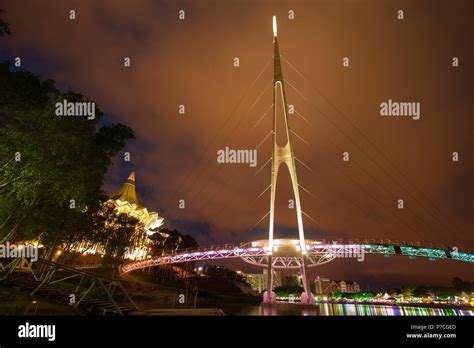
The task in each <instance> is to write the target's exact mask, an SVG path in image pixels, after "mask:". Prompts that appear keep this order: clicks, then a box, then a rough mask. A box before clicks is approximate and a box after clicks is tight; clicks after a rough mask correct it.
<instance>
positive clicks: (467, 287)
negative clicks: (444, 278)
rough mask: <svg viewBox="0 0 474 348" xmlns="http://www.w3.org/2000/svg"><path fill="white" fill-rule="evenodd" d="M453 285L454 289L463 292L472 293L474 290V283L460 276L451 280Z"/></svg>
mask: <svg viewBox="0 0 474 348" xmlns="http://www.w3.org/2000/svg"><path fill="white" fill-rule="evenodd" d="M451 285H452V286H453V288H454V289H456V290H458V291H461V292H465V293H471V292H473V291H474V286H473V283H471V282H470V281H464V280H462V279H461V278H458V277H454V278H453V280H452V281H451Z"/></svg>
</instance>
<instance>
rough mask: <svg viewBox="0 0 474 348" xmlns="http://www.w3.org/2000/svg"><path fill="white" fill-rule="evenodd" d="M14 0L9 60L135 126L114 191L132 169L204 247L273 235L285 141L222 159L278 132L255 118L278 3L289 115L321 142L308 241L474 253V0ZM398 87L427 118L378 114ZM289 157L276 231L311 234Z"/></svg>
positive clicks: (309, 179) (309, 185)
mask: <svg viewBox="0 0 474 348" xmlns="http://www.w3.org/2000/svg"><path fill="white" fill-rule="evenodd" d="M0 8H2V9H4V10H5V11H6V12H5V13H4V14H3V17H4V18H5V20H6V21H8V22H9V23H10V25H11V29H12V35H11V36H10V37H6V38H2V39H1V40H0V58H1V59H13V58H14V57H21V59H22V67H21V69H24V70H28V71H31V72H33V73H35V74H39V75H40V76H42V77H43V78H51V79H53V80H55V81H56V83H57V85H58V86H59V87H60V88H62V89H67V88H72V89H73V90H75V91H78V92H81V93H82V94H84V95H85V96H86V97H88V98H90V99H91V100H94V101H95V102H97V103H98V104H99V105H100V107H101V109H102V110H103V111H104V112H105V114H106V117H105V120H104V122H122V123H124V124H126V125H129V126H131V127H132V128H133V129H134V131H135V134H136V140H134V141H131V142H129V143H128V145H127V147H126V148H125V149H124V151H122V153H121V154H120V155H119V156H118V157H117V158H116V159H115V161H114V165H113V166H112V167H111V168H110V172H109V174H108V178H107V181H106V182H105V183H104V190H105V191H106V192H108V193H112V192H113V191H114V190H115V189H116V188H117V187H118V186H119V185H120V184H121V183H122V182H123V181H124V180H125V179H126V177H127V175H128V172H129V171H130V170H131V169H132V168H133V167H135V168H136V170H137V174H136V175H137V191H138V194H139V196H140V198H141V200H142V202H143V203H144V204H145V206H146V207H147V208H148V209H150V210H152V211H158V212H159V213H160V215H162V216H163V217H164V218H165V222H166V226H167V227H170V228H177V229H179V230H180V231H181V232H183V233H188V234H191V235H193V236H194V237H195V238H196V239H197V240H198V242H199V243H200V244H201V245H211V244H218V243H219V244H221V243H232V242H246V241H251V240H255V239H263V238H268V232H267V230H268V218H266V219H263V220H262V222H261V223H260V224H259V225H258V226H257V227H255V228H254V229H253V230H251V229H252V227H253V226H254V225H255V224H256V223H257V222H258V221H259V220H260V219H261V218H262V217H263V216H264V215H265V214H266V213H267V212H268V209H269V197H270V194H269V191H267V192H266V193H265V194H264V195H262V196H261V197H260V198H259V199H257V197H258V196H259V194H260V193H261V192H262V191H264V190H265V189H266V188H267V186H268V185H269V184H270V166H269V165H267V166H266V167H265V168H263V170H262V171H261V172H260V173H259V174H258V175H255V174H256V172H257V170H258V169H260V167H261V166H263V165H264V164H265V162H266V161H267V160H268V159H269V158H270V156H271V138H267V139H266V140H265V142H264V143H263V144H262V145H261V146H260V147H259V149H258V164H257V166H256V167H255V168H251V167H249V166H248V164H220V163H217V160H216V158H217V155H216V153H217V151H218V150H220V149H224V148H225V147H226V146H228V147H229V148H233V149H255V148H256V146H257V145H258V144H260V143H261V142H262V141H263V140H264V139H265V137H266V136H267V135H268V134H269V132H270V131H271V127H272V116H271V112H268V113H267V114H265V116H264V117H263V118H262V119H261V121H260V122H259V123H258V124H257V122H258V121H259V119H260V118H261V117H262V115H264V113H265V112H266V111H267V110H268V109H269V108H270V106H271V104H272V88H271V86H270V84H271V81H272V77H273V75H272V73H273V70H272V55H273V47H272V27H271V25H272V16H273V15H276V16H277V18H278V36H279V43H280V50H281V54H282V56H283V63H282V64H283V65H282V66H283V74H284V76H285V79H286V81H287V85H286V95H287V101H288V103H289V104H292V105H294V106H295V109H296V110H297V112H298V114H294V115H291V116H290V123H291V127H292V129H293V131H294V132H295V133H296V134H297V135H298V136H299V137H301V138H302V139H304V141H305V142H306V143H305V142H304V141H303V140H301V139H300V138H297V137H296V136H294V137H293V144H294V149H295V154H296V157H298V158H299V159H300V160H301V161H302V162H304V163H305V164H306V165H308V166H309V167H310V168H311V170H309V169H307V168H306V167H305V166H304V165H302V164H300V163H299V162H298V163H297V170H298V177H299V182H300V184H301V185H302V186H303V187H304V188H305V189H307V190H308V191H310V192H311V193H312V195H310V194H308V193H306V192H304V191H300V194H301V198H302V209H303V211H304V212H305V213H307V214H308V215H309V216H311V219H310V218H307V217H304V224H305V233H306V236H307V238H314V239H318V238H327V239H331V238H383V239H393V240H397V239H400V240H417V241H426V242H432V243H434V244H447V243H449V244H450V245H454V246H457V247H459V248H460V250H468V251H471V252H472V251H474V236H473V233H472V232H473V228H474V218H473V217H474V214H473V212H474V199H473V197H474V184H473V181H472V179H473V177H474V158H473V156H472V148H473V145H474V139H473V136H472V135H473V130H474V121H473V111H474V109H473V97H474V95H473V90H474V89H473V86H472V82H473V77H474V74H473V72H474V68H473V58H474V57H473V54H474V50H473V42H474V35H473V34H474V33H473V25H472V13H474V9H473V4H472V1H467V0H466V1H416V2H413V1H332V0H331V1H330V0H325V1H257V0H253V1H249V0H242V1H235V0H232V1H207V0H199V1H131V0H128V1H105V0H101V1H91V0H87V1H85V0H80V1H79V0H77V1H65V0H61V1H59V0H58V1H56V0H55V1H40V0H38V1H32V0H22V1H8V0H7V1H2V4H1V5H0ZM399 9H402V10H404V19H403V20H399V19H397V11H398V10H399ZM70 10H75V11H76V19H75V20H70V19H69V11H70ZM179 10H184V11H185V19H184V20H180V19H179V18H178V15H179V13H178V11H179ZM290 10H293V11H294V19H292V20H291V19H289V18H288V11H290ZM124 57H130V59H131V66H130V67H124V64H123V60H124ZM235 57H237V58H239V60H240V66H239V67H234V58H235ZM343 57H348V58H349V62H350V63H349V64H350V65H349V67H343V65H342V59H343ZM453 57H458V58H459V66H458V67H456V68H455V67H453V66H452V58H453ZM290 63H291V65H290ZM262 70H263V72H262ZM260 72H262V73H261V74H260ZM259 74H260V76H259ZM258 76H259V77H258ZM257 77H258V79H257V80H256V78H257ZM254 81H255V83H254V84H253V85H252V83H253V82H254ZM290 84H291V86H290ZM388 99H392V100H394V101H404V102H419V103H421V118H420V119H419V120H413V119H411V118H410V117H392V118H390V117H381V116H380V103H382V102H384V101H387V100H388ZM180 104H183V105H184V106H185V114H184V115H183V114H180V113H179V112H178V108H179V105H180ZM255 124H257V126H255ZM254 126H255V127H254ZM125 151H128V152H130V153H131V158H132V161H131V162H125V161H124V160H123V153H124V152H125ZM344 151H348V152H349V154H350V161H349V162H343V161H342V153H343V152H344ZM455 151H456V152H458V153H459V161H458V162H453V161H452V153H453V152H455ZM285 169H286V168H284V167H282V168H281V169H280V170H281V172H280V177H279V182H278V188H277V211H276V227H277V228H276V237H278V236H280V237H283V236H286V237H290V236H295V237H296V236H297V229H296V215H295V210H294V209H289V208H288V200H289V199H292V198H293V196H292V191H291V187H290V180H289V175H288V174H287V171H286V170H285ZM179 199H185V204H186V206H185V209H179V208H178V200H179ZM256 199H257V200H256ZM398 199H403V200H404V203H405V208H404V209H403V210H400V209H398V208H397V200H398ZM220 263H221V264H226V263H224V262H220ZM227 264H231V265H236V264H237V263H235V262H232V263H229V262H228V263H227ZM238 265H239V266H236V267H240V268H241V269H243V270H248V271H250V270H251V269H252V268H250V266H248V265H245V263H243V262H240V263H238ZM254 270H255V269H254ZM315 274H323V275H326V276H329V277H331V278H333V279H349V280H357V281H359V282H360V283H361V285H362V286H363V287H365V288H367V284H368V283H370V284H371V288H380V287H390V286H400V285H402V284H406V283H419V284H421V283H428V284H445V285H447V284H449V282H450V280H451V278H452V277H454V276H459V277H461V278H465V279H469V278H470V279H471V280H473V278H474V277H473V276H474V272H473V266H472V265H469V264H464V263H460V262H449V261H436V262H430V261H428V260H421V259H418V260H415V261H410V260H408V259H406V258H397V257H392V258H384V257H381V256H372V257H370V256H369V257H368V259H367V260H366V261H365V262H363V263H359V262H356V261H355V260H336V261H333V262H332V263H330V264H328V265H326V266H322V267H320V268H318V269H313V270H312V271H311V275H312V276H314V275H315Z"/></svg>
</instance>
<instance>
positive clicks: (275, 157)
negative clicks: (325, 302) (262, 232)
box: [263, 16, 315, 303]
mask: <svg viewBox="0 0 474 348" xmlns="http://www.w3.org/2000/svg"><path fill="white" fill-rule="evenodd" d="M278 102H280V103H281V106H282V109H283V115H281V116H283V118H284V124H285V130H284V132H285V135H286V144H285V145H284V146H280V145H278V143H277V120H278V116H279V115H278V114H277V110H278V107H277V106H278V105H277V104H278ZM281 116H280V117H281ZM272 138H273V149H272V168H271V169H272V173H271V192H270V222H269V226H268V252H269V256H268V279H267V290H266V291H265V292H264V294H263V302H265V303H274V302H276V295H275V292H274V291H273V268H274V267H273V256H272V255H273V252H274V226H275V198H276V186H277V179H278V170H279V169H280V165H281V164H282V163H284V164H286V167H287V168H288V171H289V172H290V179H291V185H292V187H293V194H294V197H295V204H296V219H297V222H298V236H299V249H300V250H299V252H300V253H301V257H300V260H301V261H300V273H301V280H302V283H303V289H304V292H303V294H302V295H301V302H303V303H314V302H315V300H314V295H313V294H312V293H311V290H310V286H309V283H308V279H307V277H306V262H305V259H306V254H307V251H306V244H305V238H304V227H303V217H302V212H301V201H300V194H299V187H298V176H297V174H296V165H295V156H294V153H293V146H292V143H291V133H290V127H289V123H288V104H287V102H286V95H285V88H284V79H283V72H282V68H281V61H280V50H279V47H278V37H277V22H276V17H275V16H273V131H272Z"/></svg>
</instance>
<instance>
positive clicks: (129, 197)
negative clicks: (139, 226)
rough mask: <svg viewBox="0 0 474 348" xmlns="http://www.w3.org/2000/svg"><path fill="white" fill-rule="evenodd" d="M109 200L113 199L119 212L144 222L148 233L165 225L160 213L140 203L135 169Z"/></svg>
mask: <svg viewBox="0 0 474 348" xmlns="http://www.w3.org/2000/svg"><path fill="white" fill-rule="evenodd" d="M109 201H113V203H114V204H115V206H116V209H117V212H119V213H125V214H127V215H129V216H132V217H134V218H136V219H137V220H139V221H140V222H141V223H143V225H144V226H145V228H146V229H147V234H148V235H150V234H153V232H152V231H151V230H152V229H155V228H158V227H160V226H162V225H163V220H164V219H163V218H162V217H160V216H159V215H158V213H155V212H150V211H148V209H147V208H145V207H144V206H143V205H142V204H141V203H140V200H139V199H138V196H137V192H136V190H135V170H132V171H131V172H130V175H129V176H128V178H127V180H126V181H125V182H124V184H123V185H122V187H120V189H118V191H117V192H115V193H114V194H113V195H111V196H110V200H109Z"/></svg>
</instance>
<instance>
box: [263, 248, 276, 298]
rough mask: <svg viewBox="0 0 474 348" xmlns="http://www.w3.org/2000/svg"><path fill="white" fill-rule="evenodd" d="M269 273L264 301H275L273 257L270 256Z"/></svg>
mask: <svg viewBox="0 0 474 348" xmlns="http://www.w3.org/2000/svg"><path fill="white" fill-rule="evenodd" d="M267 270H268V274H267V289H266V290H265V291H264V293H263V303H275V302H276V294H275V293H274V292H273V258H272V256H271V255H269V256H268V268H267Z"/></svg>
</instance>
